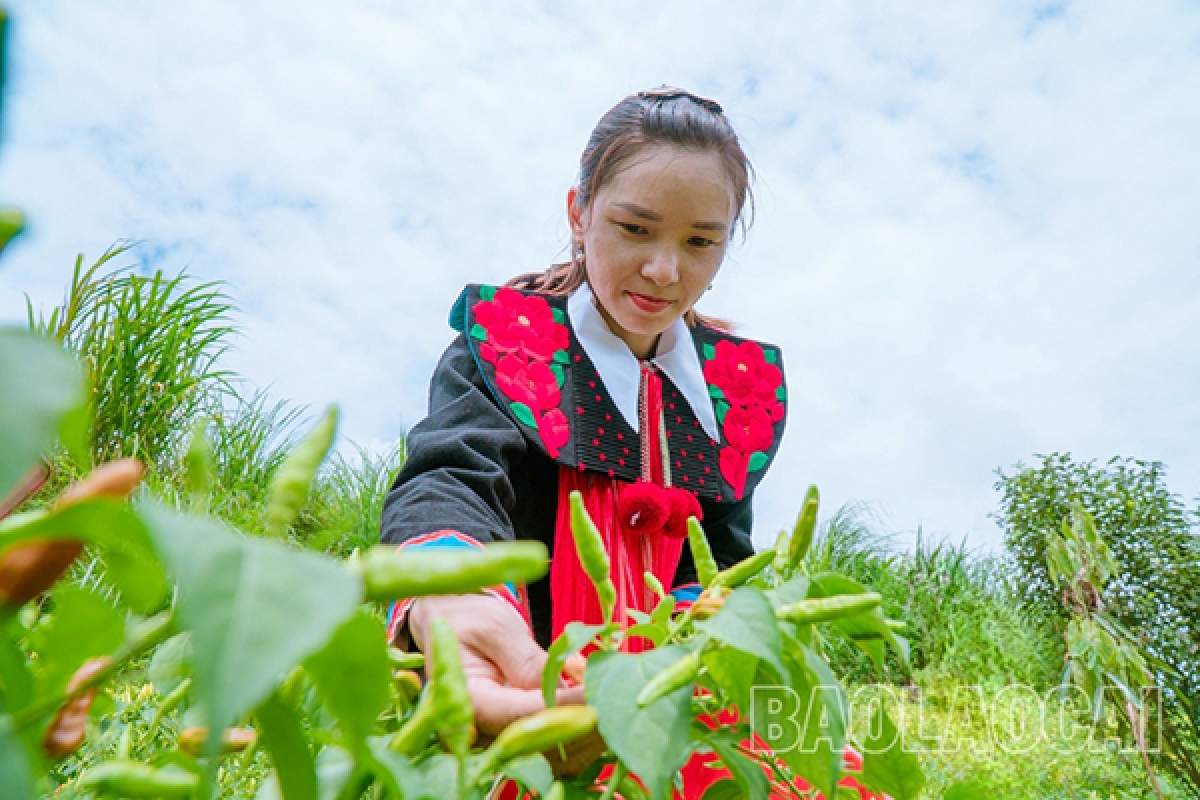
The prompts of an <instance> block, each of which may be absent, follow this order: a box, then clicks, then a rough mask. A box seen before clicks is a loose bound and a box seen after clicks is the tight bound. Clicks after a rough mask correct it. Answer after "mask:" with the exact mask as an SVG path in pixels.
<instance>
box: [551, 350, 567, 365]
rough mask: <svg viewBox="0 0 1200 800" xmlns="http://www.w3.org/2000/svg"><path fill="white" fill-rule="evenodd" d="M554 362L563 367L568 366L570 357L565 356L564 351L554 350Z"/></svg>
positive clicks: (565, 352)
mask: <svg viewBox="0 0 1200 800" xmlns="http://www.w3.org/2000/svg"><path fill="white" fill-rule="evenodd" d="M554 362H555V363H556V364H564V365H566V364H570V363H571V356H570V355H568V354H567V351H566V350H555V351H554Z"/></svg>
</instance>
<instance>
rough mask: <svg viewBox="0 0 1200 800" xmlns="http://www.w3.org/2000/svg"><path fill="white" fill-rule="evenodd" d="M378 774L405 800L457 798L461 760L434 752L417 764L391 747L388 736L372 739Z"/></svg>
mask: <svg viewBox="0 0 1200 800" xmlns="http://www.w3.org/2000/svg"><path fill="white" fill-rule="evenodd" d="M370 748H371V749H370V753H371V759H372V761H373V762H374V767H375V774H376V775H377V776H378V777H379V778H380V780H381V781H382V782H383V784H384V786H385V787H387V789H388V790H389V792H390V793H391V796H393V797H403V798H404V800H444V798H447V797H458V759H456V758H455V757H454V756H452V755H450V754H449V753H434V754H433V755H432V756H430V757H429V758H427V759H425V760H424V761H422V762H421V763H420V764H419V765H414V764H413V763H411V762H410V761H409V760H408V759H407V758H405V757H404V756H402V755H400V754H399V753H395V752H392V751H391V750H390V749H388V746H387V739H386V737H379V738H375V739H372V740H371V741H370Z"/></svg>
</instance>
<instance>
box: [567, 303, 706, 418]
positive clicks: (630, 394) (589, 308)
mask: <svg viewBox="0 0 1200 800" xmlns="http://www.w3.org/2000/svg"><path fill="white" fill-rule="evenodd" d="M567 316H568V317H570V319H571V327H572V328H574V330H575V338H576V339H577V340H578V342H579V345H580V346H581V347H582V348H583V350H584V352H586V353H587V354H588V358H590V359H591V360H592V363H593V364H594V365H595V366H596V371H597V372H599V373H600V379H601V380H602V381H604V385H605V386H606V387H607V388H608V391H609V394H610V395H612V399H613V402H614V403H615V404H616V406H617V409H618V410H619V411H620V412H621V416H622V417H624V418H625V421H626V422H627V423H628V424H629V426H630V427H632V428H633V429H634V430H637V429H638V423H639V415H638V385H639V383H640V378H641V374H640V373H641V368H640V366H639V364H638V359H637V357H636V356H634V354H633V353H631V352H630V351H629V347H628V345H626V344H625V342H623V341H621V339H620V338H619V337H618V336H617V335H616V334H614V333H613V332H612V331H611V330H609V327H608V323H607V322H605V321H604V317H603V316H601V315H600V312H599V311H598V310H597V309H596V303H595V296H594V295H593V294H592V291H591V289H590V288H588V285H587V284H584V285H582V286H580V287H579V288H578V289H576V290H575V292H574V293H573V294H572V295H571V296H570V298H568V300H567ZM658 349H659V351H660V352H659V354H658V355H656V356H654V358H652V359H650V361H651V363H653V364H654V365H655V366H656V367H658V368H659V369H660V370H662V371H663V372H664V373H666V375H667V377H668V378H670V379H671V381H672V382H673V383H674V384H675V386H676V387H678V389H679V391H680V392H682V393H683V396H684V398H685V399H686V400H687V402H688V405H689V406H691V407H692V410H693V411H694V412H695V413H696V417H697V419H699V420H700V425H701V427H703V428H704V432H705V433H707V434H708V435H709V437H711V438H713V439H720V438H721V429H720V427H719V426H718V425H717V415H716V413H715V412H714V411H713V407H712V401H711V400H710V398H709V392H708V384H707V383H706V382H705V380H704V372H703V370H702V368H701V366H700V356H699V355H698V354H697V352H696V347H695V345H694V344H693V343H692V335H691V332H690V331H689V330H688V327H687V323H685V322H684V321H683V320H682V319H677V320H675V322H674V324H672V325H671V327H669V328H667V330H665V331H663V334H662V338H661V339H660V340H659V345H658ZM639 433H640V431H639Z"/></svg>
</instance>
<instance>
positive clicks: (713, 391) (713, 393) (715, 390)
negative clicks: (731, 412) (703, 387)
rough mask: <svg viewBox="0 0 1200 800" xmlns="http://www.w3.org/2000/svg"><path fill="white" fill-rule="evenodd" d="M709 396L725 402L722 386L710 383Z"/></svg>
mask: <svg viewBox="0 0 1200 800" xmlns="http://www.w3.org/2000/svg"><path fill="white" fill-rule="evenodd" d="M708 396H709V397H712V398H714V399H716V400H724V399H725V392H723V391H721V387H720V386H717V385H716V384H715V383H710V384H709V385H708Z"/></svg>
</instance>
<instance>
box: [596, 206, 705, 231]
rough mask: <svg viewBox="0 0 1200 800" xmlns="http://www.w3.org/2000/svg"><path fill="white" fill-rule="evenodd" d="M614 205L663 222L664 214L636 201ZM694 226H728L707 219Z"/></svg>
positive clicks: (637, 215)
mask: <svg viewBox="0 0 1200 800" xmlns="http://www.w3.org/2000/svg"><path fill="white" fill-rule="evenodd" d="M613 205H615V206H616V207H617V208H620V209H622V210H624V211H628V212H629V213H630V214H633V215H634V216H635V217H640V218H641V219H648V220H650V221H651V222H662V214H659V213H657V212H654V211H651V210H650V209H648V208H642V207H641V206H639V205H638V204H636V203H614V204H613ZM692 227H693V228H698V229H700V230H702V231H723V230H725V227H726V226H725V223H723V222H709V221H707V220H706V221H704V222H696V223H693V224H692Z"/></svg>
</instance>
